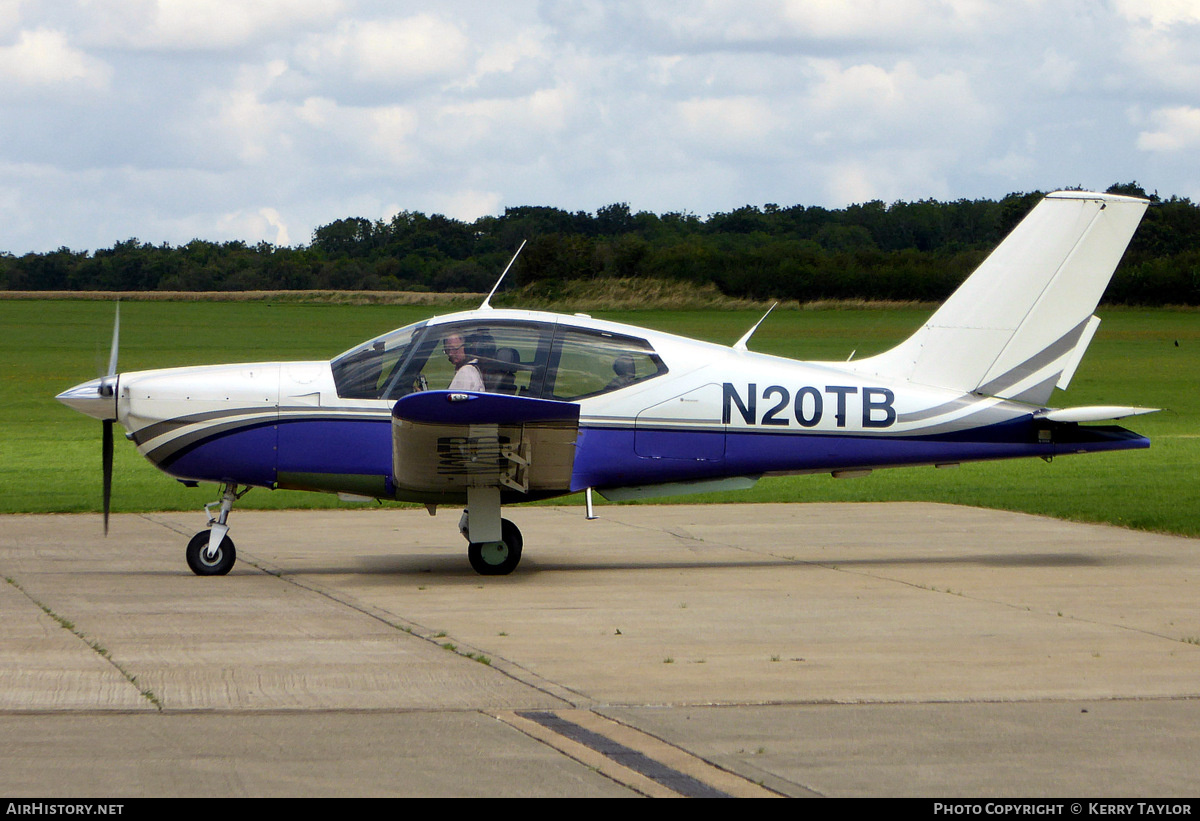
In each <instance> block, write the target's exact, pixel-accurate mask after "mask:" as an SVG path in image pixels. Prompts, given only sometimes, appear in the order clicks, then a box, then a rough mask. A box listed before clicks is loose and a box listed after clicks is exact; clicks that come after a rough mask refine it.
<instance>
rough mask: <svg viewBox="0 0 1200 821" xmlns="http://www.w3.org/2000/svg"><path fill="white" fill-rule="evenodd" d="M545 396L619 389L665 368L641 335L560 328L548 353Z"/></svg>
mask: <svg viewBox="0 0 1200 821" xmlns="http://www.w3.org/2000/svg"><path fill="white" fill-rule="evenodd" d="M550 365H551V367H550V373H549V374H548V376H547V380H546V391H545V397H546V398H547V399H560V400H564V401H573V400H576V399H586V398H587V397H589V396H599V395H600V394H603V393H608V392H609V391H615V390H619V389H621V388H624V387H627V386H629V385H633V384H636V383H638V382H644V381H645V380H647V379H653V378H654V377H656V376H660V375H661V374H664V373H666V372H667V366H666V365H665V364H663V361H662V360H661V359H659V357H658V354H656V353H655V352H654V349H653V348H651V347H650V344H649V343H648V342H646V341H645V340H643V339H635V338H633V337H628V336H619V335H617V334H610V333H605V332H602V331H585V330H581V329H575V328H559V330H558V333H557V334H556V335H555V339H554V347H553V349H552V350H551V353H550Z"/></svg>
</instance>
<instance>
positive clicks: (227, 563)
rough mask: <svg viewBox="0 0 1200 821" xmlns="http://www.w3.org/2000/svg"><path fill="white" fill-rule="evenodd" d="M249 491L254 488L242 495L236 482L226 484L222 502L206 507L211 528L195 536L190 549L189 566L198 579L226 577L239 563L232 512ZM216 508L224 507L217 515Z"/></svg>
mask: <svg viewBox="0 0 1200 821" xmlns="http://www.w3.org/2000/svg"><path fill="white" fill-rule="evenodd" d="M249 492H250V488H249V487H246V488H243V489H242V491H241V492H240V493H239V492H238V486H237V484H236V483H234V482H226V483H225V484H224V485H222V486H221V499H220V501H217V502H209V503H208V504H206V505H205V506H204V512H205V513H207V514H208V528H209V529H208V530H201V531H200V532H199V533H197V534H196V535H195V536H193V537H192V540H191V541H190V542H188V546H187V563H188V567H190V568H191V569H192V572H193V573H195V574H196V575H197V576H224V575H225V574H226V573H228V572H229V571H230V570H231V569H232V568H233V563H234V562H235V561H237V550H236V549H235V548H234V545H233V539H231V538H229V513H230V511H232V510H233V503H234V502H236V501H237V500H238V499H240V498H242V497H243V496H245V495H246V494H247V493H249ZM216 505H220V506H221V509H220V512H219V513H218V514H217V515H216V516H213V513H212V508H213V507H215V506H216Z"/></svg>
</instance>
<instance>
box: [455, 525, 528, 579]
mask: <svg viewBox="0 0 1200 821" xmlns="http://www.w3.org/2000/svg"><path fill="white" fill-rule="evenodd" d="M521 543H522V539H521V531H520V530H519V529H518V528H517V526H516V525H515V524H513V523H512V522H510V521H509V520H508V519H501V520H500V541H498V542H471V546H470V547H468V548H467V559H469V560H470V562H471V567H473V568H474V569H475V572H476V573H478V574H479V575H481V576H507V575H508V574H509V573H511V572H513V571H514V570H516V569H517V565H518V564H519V563H520V561H521Z"/></svg>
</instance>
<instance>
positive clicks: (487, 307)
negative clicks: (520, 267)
mask: <svg viewBox="0 0 1200 821" xmlns="http://www.w3.org/2000/svg"><path fill="white" fill-rule="evenodd" d="M526 242H527V240H521V245H520V247H518V248H517V252H516V253H515V254H513V255H512V259H510V260H509V261H508V265H505V266H504V273H502V274H500V278H499V279H498V280H496V284H495V285H493V286H492V290H491V291H489V292H488V295H487V296H485V297H484V298H483V304H482V305H480V306H479V310H481V311H486V310H491V308H492V306H491V305H490V304H489V303H490V302H491V299H492V295H493V294H495V293H496V289H497V288H499V287H500V283H501V282H503V281H504V275H505V274H507V273H508V269H509V268H511V267H512V266H513V263H514V262H516V261H517V257H519V256H521V249H522V248H524V247H525V243H526Z"/></svg>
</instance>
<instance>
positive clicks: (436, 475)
mask: <svg viewBox="0 0 1200 821" xmlns="http://www.w3.org/2000/svg"><path fill="white" fill-rule="evenodd" d="M578 432H579V406H578V405H577V404H575V403H572V402H553V401H549V400H545V399H529V398H526V397H522V396H507V395H504V394H496V393H475V392H464V391H423V392H421V393H414V394H410V395H409V396H405V397H404V398H402V399H400V400H399V401H397V402H396V404H395V406H394V407H393V409H392V481H393V483H394V485H395V488H396V497H397V498H400V499H411V500H413V501H421V502H436V503H439V504H451V503H457V502H459V501H463V500H465V499H466V490H467V488H473V487H496V488H500V489H501V491H502V492H504V493H505V495H507V496H510V497H511V496H514V495H515V496H517V499H516V500H519V499H520V498H521V497H527V498H530V499H533V498H544V497H547V496H555V495H558V494H561V493H566V492H568V491H569V490H570V486H571V472H572V469H573V467H574V464H575V439H576V437H577V435H578Z"/></svg>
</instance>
